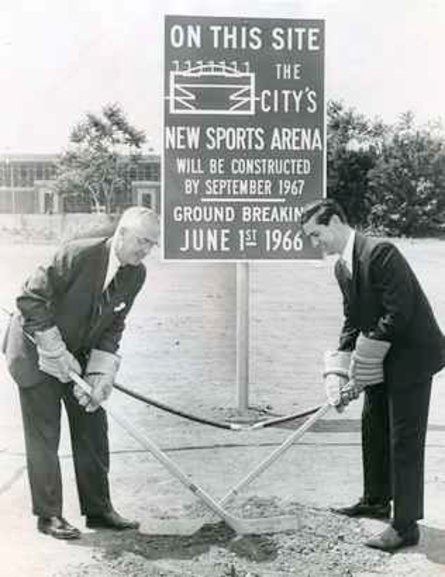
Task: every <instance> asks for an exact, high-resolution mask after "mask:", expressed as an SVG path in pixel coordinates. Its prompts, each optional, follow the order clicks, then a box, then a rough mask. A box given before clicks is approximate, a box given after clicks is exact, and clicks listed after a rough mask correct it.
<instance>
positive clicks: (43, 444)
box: [19, 376, 111, 517]
mask: <svg viewBox="0 0 445 577" xmlns="http://www.w3.org/2000/svg"><path fill="white" fill-rule="evenodd" d="M19 391H20V404H21V409H22V418H23V425H24V432H25V445H26V456H27V465H28V477H29V483H30V487H31V497H32V509H33V513H34V515H38V516H42V517H51V516H61V515H62V478H61V471H60V463H59V457H58V448H59V441H60V424H61V405H62V403H61V401H63V404H64V405H65V410H66V413H67V416H68V422H69V427H70V435H71V447H72V452H73V460H74V469H75V475H76V482H77V490H78V494H79V501H80V509H81V513H82V514H83V515H97V514H101V513H103V512H106V511H109V510H111V500H110V491H109V484H108V471H109V448H108V423H107V415H106V412H105V411H104V409H102V408H99V409H97V411H95V412H93V413H87V412H86V411H85V410H84V408H83V407H81V406H80V405H79V403H78V402H77V400H76V398H75V397H74V395H73V387H72V383H61V382H60V381H58V380H57V379H55V378H53V377H50V376H48V377H47V378H44V379H43V380H42V381H41V382H40V383H39V384H37V385H35V386H32V387H27V388H22V387H20V388H19Z"/></svg>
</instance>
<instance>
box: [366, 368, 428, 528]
mask: <svg viewBox="0 0 445 577" xmlns="http://www.w3.org/2000/svg"><path fill="white" fill-rule="evenodd" d="M431 382H432V378H431V377H429V378H427V379H425V380H422V381H419V382H416V383H412V384H410V386H409V387H407V388H406V389H402V390H392V389H389V388H388V387H387V385H386V384H383V383H382V384H380V385H373V386H369V387H366V389H365V399H364V404H363V412H362V459H363V479H364V498H365V499H366V500H367V501H369V502H389V501H390V500H391V499H393V503H394V521H395V523H396V524H397V523H401V524H403V523H409V522H410V521H414V520H417V519H421V518H422V517H423V494H424V460H425V439H426V430H427V421H428V410H429V401H430V395H431Z"/></svg>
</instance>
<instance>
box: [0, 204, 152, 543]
mask: <svg viewBox="0 0 445 577" xmlns="http://www.w3.org/2000/svg"><path fill="white" fill-rule="evenodd" d="M158 238H159V219H158V216H157V215H156V214H155V213H154V212H153V211H151V210H148V209H145V208H142V207H132V208H130V209H128V210H127V211H125V212H124V213H123V215H122V217H121V219H120V221H119V223H118V226H117V228H116V231H115V233H114V235H113V236H112V237H111V238H99V239H98V238H85V239H80V240H75V241H72V242H69V243H67V244H65V245H64V246H62V247H61V248H60V249H59V250H58V252H57V253H56V254H55V256H54V257H53V258H52V259H51V261H50V262H49V263H48V264H46V265H43V266H40V267H39V268H38V269H37V270H36V272H35V273H34V274H33V275H32V276H31V277H30V278H29V279H28V280H27V281H26V283H25V285H24V288H23V291H22V293H21V294H20V295H19V296H18V298H17V308H18V311H17V312H16V313H15V314H14V315H13V317H12V321H11V324H10V327H9V331H8V334H7V336H6V339H5V346H4V349H5V353H6V358H7V363H8V368H9V370H10V373H11V375H12V376H13V378H14V379H15V381H16V382H17V384H18V386H19V392H20V403H21V409H22V416H23V425H24V433H25V444H26V453H27V464H28V475H29V482H30V487H31V496H32V509H33V513H34V515H36V516H37V518H38V521H37V528H38V530H39V531H41V532H42V533H45V534H48V535H51V536H53V537H55V538H58V539H75V538H78V537H79V536H80V531H79V530H78V529H77V528H75V527H73V526H72V525H71V524H70V523H68V521H66V520H65V519H64V518H63V516H62V481H61V475H60V465H59V459H58V455H57V452H58V445H59V439H60V414H61V401H63V404H64V406H65V410H66V412H67V415H68V420H69V426H70V433H71V444H72V450H73V459H74V467H75V474H76V481H77V489H78V494H79V501H80V508H81V513H82V514H83V515H85V516H86V524H87V526H88V527H107V528H112V529H127V528H137V527H138V523H137V522H134V521H129V520H127V519H124V518H123V517H121V516H120V515H119V514H118V513H117V512H116V511H115V510H114V509H113V507H112V504H111V499H110V492H109V484H108V471H109V449H108V432H107V417H106V412H105V410H104V409H103V408H102V407H100V404H101V403H102V402H103V401H105V400H106V399H107V398H108V396H109V395H110V393H111V390H112V387H113V383H114V379H115V376H116V373H117V370H118V367H119V361H120V357H119V356H118V354H117V350H118V347H119V343H120V340H121V336H122V332H123V330H124V324H125V318H126V316H127V314H128V312H129V310H130V308H131V306H132V304H133V301H134V299H135V297H136V295H137V293H138V292H139V291H140V289H141V287H142V285H143V283H144V280H145V275H146V270H145V266H144V264H143V263H142V260H143V259H144V258H145V256H146V255H147V254H148V253H149V252H150V250H151V249H152V247H153V246H154V245H155V244H156V243H157V242H158ZM73 372H74V373H77V374H80V375H82V376H83V378H84V379H85V381H87V383H88V384H89V385H90V386H91V391H90V394H89V395H87V394H85V393H84V392H83V391H82V390H81V389H79V388H78V387H77V386H74V385H73V382H72V379H71V377H72V373H73Z"/></svg>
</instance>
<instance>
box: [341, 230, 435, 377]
mask: <svg viewBox="0 0 445 577" xmlns="http://www.w3.org/2000/svg"><path fill="white" fill-rule="evenodd" d="M335 274H336V277H337V281H338V283H339V285H340V288H341V290H342V293H343V303H344V315H345V320H344V325H343V329H342V332H341V336H340V347H339V348H340V350H353V349H354V346H355V341H356V339H357V336H358V334H359V333H360V332H363V333H364V334H365V335H367V336H370V337H371V338H376V339H380V340H385V341H389V342H391V348H390V350H389V353H388V355H387V357H386V359H385V380H386V381H387V383H388V384H389V385H390V386H393V387H397V388H399V387H403V386H407V383H413V382H416V380H417V381H419V380H422V379H425V378H427V377H428V376H430V375H432V374H434V373H435V372H437V371H439V370H440V369H441V368H442V367H443V366H444V365H445V338H444V336H443V334H442V332H441V330H440V328H439V326H438V324H437V322H436V319H435V317H434V314H433V311H432V309H431V306H430V304H429V302H428V299H427V298H426V296H425V294H424V292H423V290H422V288H421V286H420V284H419V282H418V280H417V278H416V276H415V274H414V272H413V271H412V269H411V267H410V266H409V264H408V263H407V261H406V259H405V258H404V257H403V256H402V254H401V253H400V252H399V250H398V249H397V248H396V247H395V246H394V245H393V244H391V243H390V242H387V241H385V240H381V239H376V238H369V237H365V236H363V235H361V234H360V233H357V234H356V238H355V243H354V251H353V277H352V280H348V279H347V277H346V275H345V273H344V269H343V267H342V266H341V264H340V262H337V263H336V267H335Z"/></svg>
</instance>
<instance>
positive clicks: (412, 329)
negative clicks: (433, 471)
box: [302, 200, 445, 551]
mask: <svg viewBox="0 0 445 577" xmlns="http://www.w3.org/2000/svg"><path fill="white" fill-rule="evenodd" d="M302 225H303V230H304V232H305V233H306V235H307V236H309V238H310V239H311V241H312V243H313V245H314V246H320V247H321V249H322V251H323V252H324V253H327V254H338V255H339V257H340V258H339V259H338V260H337V263H336V266H335V275H336V278H337V281H338V283H339V285H340V289H341V291H342V293H343V302H344V317H345V318H344V325H343V329H342V332H341V336H340V344H339V350H338V351H337V352H334V353H330V354H328V355H327V356H326V371H325V375H326V379H327V384H328V397H329V398H330V400H331V402H332V403H333V404H335V405H337V406H339V407H341V406H344V405H345V404H347V403H348V401H349V400H350V399H351V398H354V397H356V396H358V394H359V393H360V392H361V391H362V390H364V393H365V398H364V406H363V413H362V456H363V471H364V493H363V497H362V499H360V501H359V502H358V503H356V504H354V505H353V506H351V507H345V508H343V509H338V510H337V511H338V512H340V513H342V514H345V515H348V516H368V517H375V518H385V517H389V515H390V501H391V499H392V500H393V504H394V516H393V520H392V523H391V524H390V525H389V527H388V528H387V529H386V530H385V531H384V532H383V533H381V534H379V535H376V536H374V537H373V538H371V539H370V540H369V541H368V542H367V543H366V544H367V545H368V546H370V547H374V548H378V549H382V550H385V551H393V550H395V549H398V548H400V547H403V546H406V545H413V544H416V543H417V542H418V540H419V529H418V525H417V520H418V519H421V518H422V517H423V484H424V481H423V474H424V447H425V436H426V428H427V419H428V407H429V400H430V392H431V381H432V375H433V374H434V373H435V372H437V371H439V370H440V369H441V368H442V367H443V366H444V365H445V339H444V336H443V335H442V333H441V331H440V329H439V326H438V324H437V322H436V320H435V318H434V314H433V311H432V309H431V306H430V304H429V303H428V300H427V298H426V296H425V294H424V292H423V290H422V288H421V286H420V284H419V282H418V280H417V278H416V276H415V275H414V273H413V271H412V269H411V267H410V266H409V264H408V263H407V261H406V260H405V258H404V257H403V256H402V255H401V253H400V252H399V251H398V250H397V248H396V247H395V246H394V245H393V244H391V243H390V242H387V241H385V240H381V239H373V238H370V237H365V236H363V235H362V234H360V233H358V232H356V231H354V230H353V229H352V228H350V227H349V226H348V224H347V221H346V218H345V215H344V212H343V210H342V209H341V207H340V206H339V205H338V204H337V203H335V202H334V201H332V200H322V201H319V202H316V203H313V204H311V205H308V206H307V207H305V210H304V211H303V215H302ZM349 379H351V381H350V382H349V385H347V382H348V381H349ZM335 389H336V390H335Z"/></svg>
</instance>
